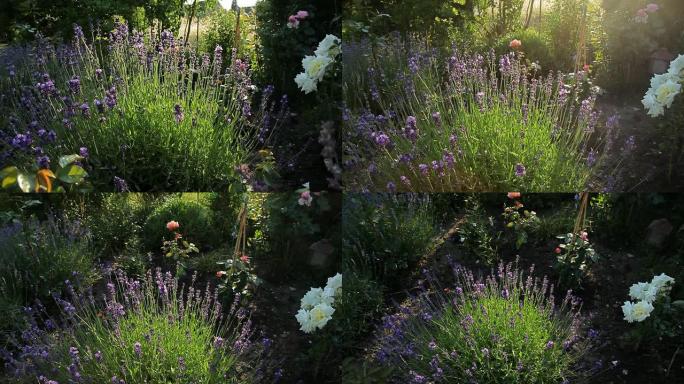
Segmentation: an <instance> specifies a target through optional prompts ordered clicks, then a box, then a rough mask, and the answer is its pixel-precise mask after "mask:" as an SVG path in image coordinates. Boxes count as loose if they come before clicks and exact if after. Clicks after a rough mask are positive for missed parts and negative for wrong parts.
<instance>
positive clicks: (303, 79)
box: [295, 72, 318, 95]
mask: <svg viewBox="0 0 684 384" xmlns="http://www.w3.org/2000/svg"><path fill="white" fill-rule="evenodd" d="M295 83H297V85H298V86H299V89H301V90H302V92H304V93H306V94H307V95H308V94H309V93H311V92H315V91H316V90H317V89H318V82H317V81H316V80H314V79H312V78H310V77H309V75H307V74H306V73H304V72H302V73H300V74H299V75H297V77H295Z"/></svg>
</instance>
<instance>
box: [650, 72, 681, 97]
mask: <svg viewBox="0 0 684 384" xmlns="http://www.w3.org/2000/svg"><path fill="white" fill-rule="evenodd" d="M670 80H673V81H677V77H674V76H672V75H671V74H669V73H663V74H662V75H654V76H653V77H652V78H651V89H649V90H648V91H649V92H651V93H655V91H656V90H657V89H658V88H660V87H661V86H662V85H663V84H665V83H667V82H668V81H670Z"/></svg>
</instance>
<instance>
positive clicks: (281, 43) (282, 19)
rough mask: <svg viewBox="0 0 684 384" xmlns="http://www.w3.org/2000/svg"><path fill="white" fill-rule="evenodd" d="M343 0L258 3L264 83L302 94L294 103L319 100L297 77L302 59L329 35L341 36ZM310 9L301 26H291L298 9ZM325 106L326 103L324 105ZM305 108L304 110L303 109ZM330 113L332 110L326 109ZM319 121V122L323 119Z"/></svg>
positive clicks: (268, 0)
mask: <svg viewBox="0 0 684 384" xmlns="http://www.w3.org/2000/svg"><path fill="white" fill-rule="evenodd" d="M341 9H342V2H339V1H336V2H333V3H332V4H331V3H330V2H329V1H327V0H294V1H293V0H265V1H260V2H259V3H257V6H256V24H257V30H256V33H257V35H258V36H259V42H260V43H261V47H260V48H261V49H260V56H261V59H262V64H263V65H262V66H261V68H262V73H261V77H262V82H264V83H267V84H273V85H274V86H275V87H276V88H277V89H278V90H279V91H281V92H283V93H285V94H288V95H291V96H292V95H298V97H296V98H293V102H294V103H297V104H298V105H307V108H306V109H308V110H309V112H308V113H311V111H312V110H318V109H321V108H314V109H311V108H308V107H310V105H309V104H311V103H312V102H313V100H315V98H316V97H315V95H309V96H305V95H303V94H302V93H301V92H300V91H299V90H298V89H297V86H296V84H295V82H294V78H295V76H296V75H297V73H298V71H299V69H300V68H301V62H302V58H303V57H304V56H306V55H310V54H311V52H310V51H311V49H312V48H315V47H316V45H317V44H318V42H319V41H321V40H322V39H323V38H324V37H325V36H326V35H327V34H333V35H335V36H340V32H341V30H340V19H339V15H340V13H341ZM300 10H301V11H306V12H308V14H309V15H308V17H307V18H306V19H304V20H303V21H302V22H301V23H300V24H299V26H298V28H289V27H288V26H287V23H288V18H289V16H290V15H293V14H295V13H297V12H298V11H300ZM324 107H325V106H324ZM303 110H304V109H303ZM325 111H328V112H330V111H331V109H325ZM330 116H331V115H330V114H328V115H325V116H320V117H319V116H316V119H319V118H322V119H329V118H330ZM312 121H315V123H316V124H317V123H318V122H319V121H317V120H312Z"/></svg>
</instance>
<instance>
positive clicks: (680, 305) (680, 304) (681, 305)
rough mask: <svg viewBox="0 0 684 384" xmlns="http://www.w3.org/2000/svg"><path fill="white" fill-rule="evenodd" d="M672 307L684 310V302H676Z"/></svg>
mask: <svg viewBox="0 0 684 384" xmlns="http://www.w3.org/2000/svg"><path fill="white" fill-rule="evenodd" d="M672 305H673V306H675V307H677V308H679V309H682V310H684V300H675V301H673V302H672Z"/></svg>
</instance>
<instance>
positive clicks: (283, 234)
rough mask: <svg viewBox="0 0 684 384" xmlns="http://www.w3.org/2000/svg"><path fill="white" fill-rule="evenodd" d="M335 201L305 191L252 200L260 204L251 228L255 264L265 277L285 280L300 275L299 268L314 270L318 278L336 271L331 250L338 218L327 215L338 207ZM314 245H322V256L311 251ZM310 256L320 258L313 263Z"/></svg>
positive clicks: (335, 237)
mask: <svg viewBox="0 0 684 384" xmlns="http://www.w3.org/2000/svg"><path fill="white" fill-rule="evenodd" d="M302 196H307V198H306V199H304V198H303V197H302ZM338 197H339V195H335V194H328V193H325V192H321V193H312V192H311V191H309V190H308V189H307V188H306V187H305V188H303V189H299V190H298V191H295V192H282V193H268V194H264V195H261V196H259V197H256V196H255V197H254V198H255V199H254V202H257V201H258V200H261V201H262V202H263V203H262V204H261V205H260V206H259V207H258V208H256V209H254V210H253V211H254V213H253V216H254V221H255V223H254V227H255V228H258V229H257V230H256V233H255V236H254V240H253V246H254V248H253V249H254V252H255V257H254V261H255V264H256V265H258V266H261V267H262V268H263V269H262V270H263V271H264V274H265V275H267V276H268V277H269V278H270V279H278V280H280V279H287V278H289V277H291V276H292V274H294V273H297V274H298V275H299V274H300V273H301V266H302V265H309V266H315V268H314V269H317V271H316V272H317V273H320V274H321V275H327V274H329V273H332V272H333V271H334V270H336V269H337V262H338V258H337V257H336V253H335V252H334V250H335V246H336V245H337V243H336V239H338V238H339V228H338V223H339V216H338V215H331V214H330V212H335V210H334V208H333V206H332V204H338V200H339V199H338ZM250 200H251V199H250ZM314 244H318V245H321V250H320V251H321V252H318V251H316V250H315V249H314V248H315V246H314ZM312 254H317V255H318V256H321V257H320V258H319V259H318V260H313V257H314V256H312ZM300 278H301V277H300ZM281 281H282V280H281Z"/></svg>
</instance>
